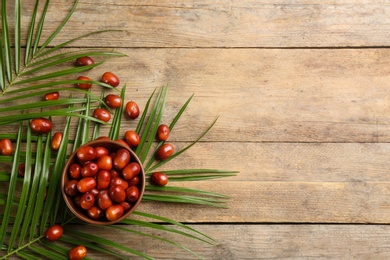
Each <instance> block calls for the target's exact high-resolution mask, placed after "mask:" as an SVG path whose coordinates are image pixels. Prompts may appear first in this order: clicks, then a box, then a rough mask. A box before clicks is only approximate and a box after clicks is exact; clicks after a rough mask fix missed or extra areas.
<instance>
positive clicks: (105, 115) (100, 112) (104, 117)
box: [93, 108, 111, 122]
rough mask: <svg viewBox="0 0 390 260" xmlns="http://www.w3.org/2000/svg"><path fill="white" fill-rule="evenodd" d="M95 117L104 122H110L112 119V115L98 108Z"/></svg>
mask: <svg viewBox="0 0 390 260" xmlns="http://www.w3.org/2000/svg"><path fill="white" fill-rule="evenodd" d="M93 117H95V118H97V119H99V120H102V121H103V122H108V121H110V119H111V114H110V112H108V110H106V109H104V108H96V109H95V110H94V111H93Z"/></svg>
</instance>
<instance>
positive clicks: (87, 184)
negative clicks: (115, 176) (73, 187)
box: [77, 177, 96, 193]
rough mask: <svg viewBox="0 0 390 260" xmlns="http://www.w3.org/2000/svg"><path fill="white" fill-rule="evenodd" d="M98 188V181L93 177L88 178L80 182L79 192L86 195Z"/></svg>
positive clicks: (78, 184) (78, 185)
mask: <svg viewBox="0 0 390 260" xmlns="http://www.w3.org/2000/svg"><path fill="white" fill-rule="evenodd" d="M95 187H96V180H95V178H93V177H87V178H83V179H81V180H79V182H78V183H77V190H78V191H79V192H81V193H86V192H88V191H90V190H92V189H93V188H95Z"/></svg>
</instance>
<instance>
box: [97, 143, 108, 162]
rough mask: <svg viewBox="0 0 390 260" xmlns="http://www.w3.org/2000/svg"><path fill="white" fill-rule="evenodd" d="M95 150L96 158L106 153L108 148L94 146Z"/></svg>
mask: <svg viewBox="0 0 390 260" xmlns="http://www.w3.org/2000/svg"><path fill="white" fill-rule="evenodd" d="M95 152H96V159H99V158H100V157H102V156H105V155H108V149H107V148H106V147H102V146H98V147H95Z"/></svg>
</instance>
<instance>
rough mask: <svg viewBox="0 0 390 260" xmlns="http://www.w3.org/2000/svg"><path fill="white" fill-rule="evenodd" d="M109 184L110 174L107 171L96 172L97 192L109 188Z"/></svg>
mask: <svg viewBox="0 0 390 260" xmlns="http://www.w3.org/2000/svg"><path fill="white" fill-rule="evenodd" d="M110 182H111V173H110V172H109V171H106V170H102V171H99V172H98V174H97V182H96V187H97V188H98V189H99V190H105V189H108V186H110Z"/></svg>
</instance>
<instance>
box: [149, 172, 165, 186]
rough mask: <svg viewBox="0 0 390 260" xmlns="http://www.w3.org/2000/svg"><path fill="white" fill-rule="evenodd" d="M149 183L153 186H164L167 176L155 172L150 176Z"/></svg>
mask: <svg viewBox="0 0 390 260" xmlns="http://www.w3.org/2000/svg"><path fill="white" fill-rule="evenodd" d="M151 181H152V183H153V184H154V185H157V186H165V185H167V184H168V175H166V174H164V173H161V172H155V173H153V174H152V176H151Z"/></svg>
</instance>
